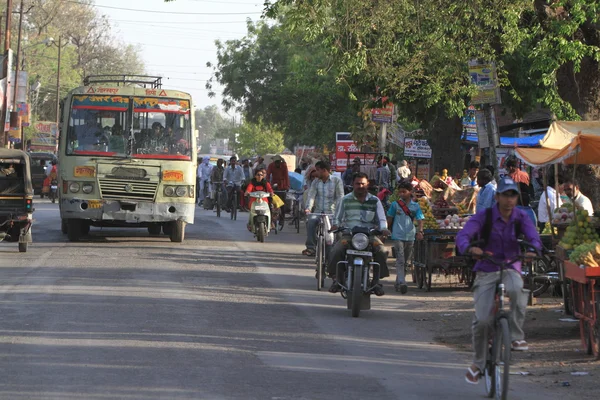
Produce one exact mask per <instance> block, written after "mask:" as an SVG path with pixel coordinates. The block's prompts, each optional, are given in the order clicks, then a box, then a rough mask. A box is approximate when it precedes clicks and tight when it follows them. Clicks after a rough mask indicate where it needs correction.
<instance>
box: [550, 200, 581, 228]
mask: <svg viewBox="0 0 600 400" xmlns="http://www.w3.org/2000/svg"><path fill="white" fill-rule="evenodd" d="M573 219H575V213H574V212H573V205H572V204H569V203H566V204H563V205H562V206H561V207H559V208H557V209H555V210H554V212H553V213H552V223H553V224H554V225H560V224H570V223H572V222H573Z"/></svg>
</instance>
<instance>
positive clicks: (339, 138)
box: [335, 132, 359, 172]
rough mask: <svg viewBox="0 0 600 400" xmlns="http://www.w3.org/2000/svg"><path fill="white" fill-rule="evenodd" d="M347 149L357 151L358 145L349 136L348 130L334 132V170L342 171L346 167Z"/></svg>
mask: <svg viewBox="0 0 600 400" xmlns="http://www.w3.org/2000/svg"><path fill="white" fill-rule="evenodd" d="M348 151H359V148H358V146H357V145H356V143H355V142H354V140H352V139H351V138H350V132H336V134H335V164H336V165H335V170H336V171H338V172H344V171H345V170H346V169H347V168H348V155H347V154H346V152H348Z"/></svg>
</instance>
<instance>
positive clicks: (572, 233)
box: [559, 210, 600, 250]
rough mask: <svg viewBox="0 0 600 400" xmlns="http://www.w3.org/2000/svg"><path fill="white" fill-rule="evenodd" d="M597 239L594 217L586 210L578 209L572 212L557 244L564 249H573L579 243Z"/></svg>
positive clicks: (599, 238) (596, 240)
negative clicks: (570, 220)
mask: <svg viewBox="0 0 600 400" xmlns="http://www.w3.org/2000/svg"><path fill="white" fill-rule="evenodd" d="M598 241H600V236H598V233H597V232H596V229H595V223H594V219H593V218H591V217H590V216H589V215H588V212H587V211H586V210H579V211H577V212H576V213H575V214H574V218H573V221H572V222H571V225H569V226H568V227H567V229H566V231H565V234H564V236H563V238H562V240H561V242H560V243H559V245H560V246H561V247H562V248H564V249H565V250H573V249H575V248H576V247H577V246H579V245H581V244H590V243H592V242H598Z"/></svg>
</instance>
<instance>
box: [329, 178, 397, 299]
mask: <svg viewBox="0 0 600 400" xmlns="http://www.w3.org/2000/svg"><path fill="white" fill-rule="evenodd" d="M368 187H369V177H368V175H367V174H365V173H364V172H359V173H357V174H355V175H354V180H353V189H354V190H353V191H352V192H351V193H349V194H347V195H346V196H344V197H343V198H342V200H341V201H340V203H339V206H338V207H337V210H336V213H335V215H334V217H333V226H332V227H331V230H332V231H333V230H336V229H337V228H338V226H340V225H342V226H344V227H346V228H350V229H352V228H354V227H355V226H362V227H367V228H370V229H379V230H380V231H382V233H383V235H385V236H389V235H390V231H388V229H387V219H386V216H385V211H384V209H383V205H382V204H381V201H380V200H379V199H378V198H377V196H373V195H372V194H370V193H369V191H368ZM350 239H351V235H349V234H344V235H343V236H342V239H341V240H339V241H338V242H337V243H336V244H335V245H334V246H333V249H332V251H331V258H330V259H329V265H328V273H329V276H330V277H331V279H333V284H332V285H331V287H330V288H329V292H331V293H337V292H339V291H340V289H341V288H340V285H339V283H338V280H342V281H343V279H344V274H345V272H346V267H345V266H344V264H340V271H341V273H342V276H339V277H336V276H335V273H336V268H337V265H338V262H340V261H344V259H345V257H346V249H348V247H349V240H350ZM372 245H373V260H374V261H375V262H377V263H379V264H380V266H381V268H380V271H379V276H378V277H373V280H374V282H373V283H374V285H375V289H373V292H374V293H375V294H376V295H377V296H383V295H384V291H383V287H382V286H381V284H379V283H378V282H379V279H381V278H385V277H388V276H390V272H389V270H388V267H387V252H386V250H385V247H384V246H383V242H382V241H381V240H379V238H377V237H375V238H374V239H373V243H372Z"/></svg>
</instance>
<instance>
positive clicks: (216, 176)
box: [210, 158, 225, 204]
mask: <svg viewBox="0 0 600 400" xmlns="http://www.w3.org/2000/svg"><path fill="white" fill-rule="evenodd" d="M224 163H225V160H223V159H222V158H219V159H218V160H217V166H216V167H213V168H212V169H211V171H210V181H211V182H212V195H213V200H214V199H215V198H216V193H217V185H221V193H223V192H224V190H223V187H224V184H223V174H224V172H225V168H224V167H223V164H224ZM220 201H221V202H222V201H223V199H220ZM221 204H222V203H221Z"/></svg>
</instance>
